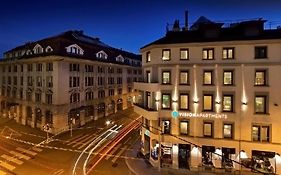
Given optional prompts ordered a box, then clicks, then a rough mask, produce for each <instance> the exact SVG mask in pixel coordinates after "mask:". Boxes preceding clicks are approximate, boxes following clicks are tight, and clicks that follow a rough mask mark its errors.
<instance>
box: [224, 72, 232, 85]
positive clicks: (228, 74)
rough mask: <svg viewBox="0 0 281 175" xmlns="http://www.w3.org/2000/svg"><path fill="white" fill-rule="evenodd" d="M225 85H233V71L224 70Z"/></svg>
mask: <svg viewBox="0 0 281 175" xmlns="http://www.w3.org/2000/svg"><path fill="white" fill-rule="evenodd" d="M223 85H233V71H223Z"/></svg>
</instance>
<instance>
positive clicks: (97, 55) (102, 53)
mask: <svg viewBox="0 0 281 175" xmlns="http://www.w3.org/2000/svg"><path fill="white" fill-rule="evenodd" d="M96 57H97V58H101V59H107V57H108V56H107V54H106V53H105V52H104V51H103V50H102V51H99V52H98V53H97V54H96Z"/></svg>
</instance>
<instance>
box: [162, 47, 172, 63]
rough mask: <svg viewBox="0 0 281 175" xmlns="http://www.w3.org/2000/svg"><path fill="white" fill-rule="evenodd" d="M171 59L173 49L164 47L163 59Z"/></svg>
mask: <svg viewBox="0 0 281 175" xmlns="http://www.w3.org/2000/svg"><path fill="white" fill-rule="evenodd" d="M170 59H171V50H170V49H163V50H162V60H163V61H169V60H170Z"/></svg>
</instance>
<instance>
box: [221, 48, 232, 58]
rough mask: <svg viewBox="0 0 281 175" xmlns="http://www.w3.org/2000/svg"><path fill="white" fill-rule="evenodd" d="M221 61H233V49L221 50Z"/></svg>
mask: <svg viewBox="0 0 281 175" xmlns="http://www.w3.org/2000/svg"><path fill="white" fill-rule="evenodd" d="M222 59H234V48H223V49H222Z"/></svg>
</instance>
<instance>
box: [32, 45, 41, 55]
mask: <svg viewBox="0 0 281 175" xmlns="http://www.w3.org/2000/svg"><path fill="white" fill-rule="evenodd" d="M43 50H44V49H43V47H42V46H41V45H40V44H36V46H34V48H33V52H34V53H35V54H39V53H43Z"/></svg>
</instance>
